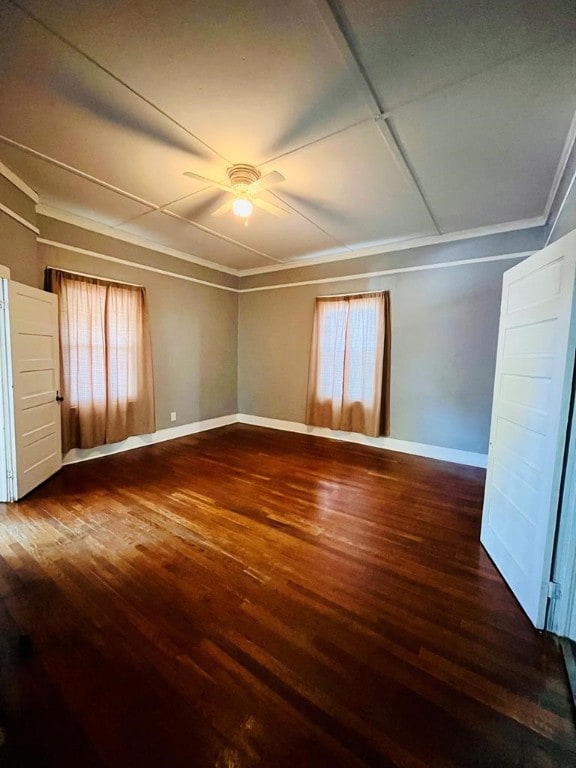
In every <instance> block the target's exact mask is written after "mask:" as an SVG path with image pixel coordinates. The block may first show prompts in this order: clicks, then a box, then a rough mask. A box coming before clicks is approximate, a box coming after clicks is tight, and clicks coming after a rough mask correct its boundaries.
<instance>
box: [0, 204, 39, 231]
mask: <svg viewBox="0 0 576 768" xmlns="http://www.w3.org/2000/svg"><path fill="white" fill-rule="evenodd" d="M0 211H4V213H5V214H6V215H7V216H10V218H11V219H14V220H15V221H17V222H18V223H19V224H23V225H24V226H25V227H26V228H27V229H30V230H31V231H32V232H35V233H36V234H37V235H39V234H40V230H39V229H38V227H35V226H34V224H31V223H30V222H29V221H28V219H25V218H24V217H23V216H20V214H19V213H16V211H13V210H12V209H11V208H8V206H7V205H4V203H0Z"/></svg>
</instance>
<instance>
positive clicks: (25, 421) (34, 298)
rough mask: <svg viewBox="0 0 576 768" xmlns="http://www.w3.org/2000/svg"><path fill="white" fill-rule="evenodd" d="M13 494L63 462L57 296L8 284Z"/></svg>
mask: <svg viewBox="0 0 576 768" xmlns="http://www.w3.org/2000/svg"><path fill="white" fill-rule="evenodd" d="M9 308H10V343H11V347H12V377H13V384H14V425H15V443H16V475H17V478H16V479H17V489H18V498H21V497H22V496H24V495H25V494H26V493H28V492H29V491H31V490H32V489H33V488H35V487H36V486H37V485H39V484H40V483H42V482H43V481H44V480H46V479H47V478H48V477H50V475H52V474H54V472H56V471H57V470H58V469H60V467H61V466H62V444H61V427H60V407H59V405H58V403H57V402H56V393H57V391H58V389H59V387H60V362H59V347H58V299H57V297H56V296H55V295H54V294H52V293H47V292H45V291H40V290H38V289H37V288H31V287H29V286H27V285H21V284H20V283H15V282H14V281H10V282H9Z"/></svg>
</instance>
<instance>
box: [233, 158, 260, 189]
mask: <svg viewBox="0 0 576 768" xmlns="http://www.w3.org/2000/svg"><path fill="white" fill-rule="evenodd" d="M228 178H229V179H230V185H231V186H232V189H233V190H234V192H236V193H242V192H246V190H247V189H248V187H249V186H250V184H253V183H254V182H255V181H258V179H259V178H260V171H259V170H257V169H256V168H254V166H253V165H246V164H245V163H236V164H235V165H232V166H231V167H230V168H228Z"/></svg>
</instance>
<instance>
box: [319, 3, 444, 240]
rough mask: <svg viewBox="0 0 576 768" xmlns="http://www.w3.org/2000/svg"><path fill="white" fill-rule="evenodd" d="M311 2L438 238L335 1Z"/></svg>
mask: <svg viewBox="0 0 576 768" xmlns="http://www.w3.org/2000/svg"><path fill="white" fill-rule="evenodd" d="M313 2H314V4H315V5H316V7H317V8H318V11H319V13H320V16H321V17H322V21H323V22H324V25H325V27H326V29H327V30H328V32H329V33H330V35H331V37H332V39H333V40H334V42H335V44H336V46H337V48H338V50H339V51H340V54H341V55H342V58H343V59H344V61H345V62H346V65H347V67H348V69H349V70H350V72H351V73H352V74H353V75H354V77H355V79H356V82H357V84H358V89H359V90H360V92H361V93H362V94H363V96H364V99H365V100H366V102H367V104H368V106H369V108H370V110H371V112H372V117H373V119H374V121H375V123H376V126H377V127H378V129H379V131H380V134H381V135H382V138H383V139H384V141H385V142H386V145H387V146H388V149H389V150H390V151H391V153H392V155H393V157H394V160H395V161H396V164H397V165H398V167H399V168H400V170H401V171H402V174H403V176H404V178H405V179H406V181H407V182H408V185H409V186H410V187H411V188H412V190H413V191H414V192H415V193H416V194H417V195H418V197H419V198H420V200H421V202H422V204H423V206H424V208H425V209H426V212H427V214H428V216H429V218H430V220H431V222H432V224H433V225H434V228H435V229H436V231H437V233H438V234H439V235H440V234H442V232H441V230H440V227H439V226H438V222H437V221H436V217H435V216H434V213H433V212H432V209H431V206H430V203H429V202H428V199H427V197H426V194H425V193H424V190H423V189H422V186H421V184H420V180H419V179H418V176H417V174H416V172H415V170H414V168H413V167H412V164H411V163H410V161H409V160H408V157H407V155H406V152H405V150H404V148H403V147H402V145H401V143H400V142H399V140H398V138H397V137H396V135H395V133H394V130H393V128H391V126H390V124H389V122H388V121H389V118H390V116H391V115H390V113H389V112H387V111H386V110H385V108H384V105H383V104H382V103H381V101H380V98H379V96H378V93H377V92H376V89H375V87H374V85H373V83H372V80H371V79H370V75H369V74H368V72H367V70H366V68H365V67H364V64H363V63H362V61H361V59H360V56H359V54H358V52H357V51H356V47H355V45H354V42H353V40H352V39H351V34H350V32H349V31H348V24H347V22H346V19H345V17H344V14H343V12H342V11H341V10H340V8H339V7H338V4H337V3H336V2H335V0H313Z"/></svg>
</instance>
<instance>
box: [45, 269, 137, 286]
mask: <svg viewBox="0 0 576 768" xmlns="http://www.w3.org/2000/svg"><path fill="white" fill-rule="evenodd" d="M44 269H56V270H57V271H58V272H67V273H68V274H69V275H78V277H91V278H93V279H94V280H103V281H104V282H105V283H118V285H129V286H130V287H131V288H144V286H143V285H141V284H140V283H127V282H126V281H125V280H112V278H110V277H100V275H89V274H88V273H87V272H74V270H73V269H62V267H51V266H50V265H48V266H46V267H44Z"/></svg>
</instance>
